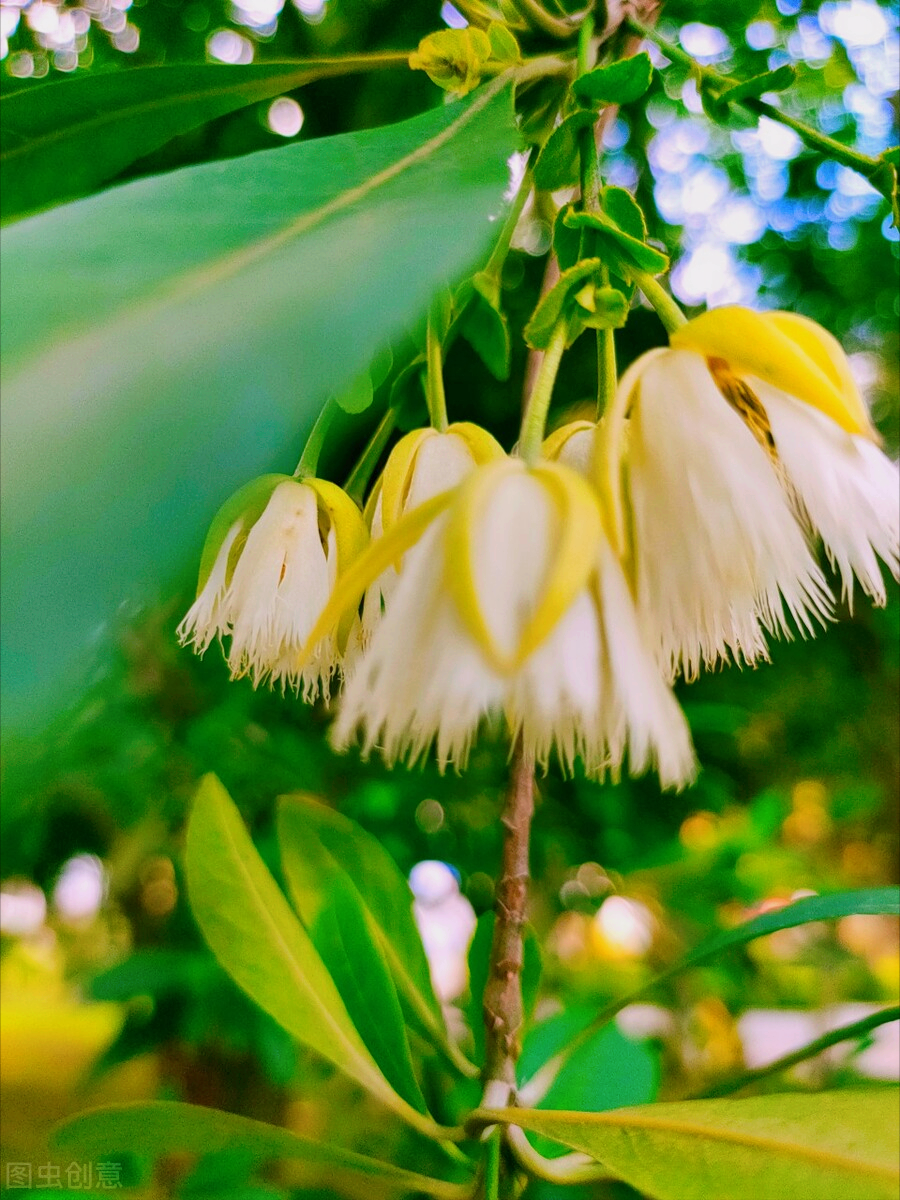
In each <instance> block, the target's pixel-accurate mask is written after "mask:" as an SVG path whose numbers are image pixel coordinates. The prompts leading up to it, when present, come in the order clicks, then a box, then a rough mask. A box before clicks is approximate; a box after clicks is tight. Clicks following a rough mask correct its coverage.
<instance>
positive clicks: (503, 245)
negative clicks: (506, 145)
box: [484, 150, 534, 276]
mask: <svg viewBox="0 0 900 1200" xmlns="http://www.w3.org/2000/svg"><path fill="white" fill-rule="evenodd" d="M533 159H534V151H533V150H532V152H531V154H530V156H529V160H528V166H527V167H526V168H525V174H524V175H523V176H522V182H521V184H520V185H519V190H518V191H517V192H516V197H515V199H514V200H513V202H512V204H511V205H510V209H509V212H508V213H507V214H506V219H505V221H504V222H503V228H502V229H501V230H500V236H499V237H498V238H497V242H496V244H495V246H494V249H493V250H492V251H491V257H490V258H489V259H488V261H487V263H486V265H485V268H484V271H485V274H487V275H497V276H499V274H500V272H501V271H502V269H503V264H504V263H505V262H506V256H507V255H508V254H509V247H510V243H511V242H512V238H513V234H514V233H515V232H516V226H517V225H518V223H519V217H521V215H522V209H523V208H524V207H525V201H526V200H527V199H528V197H529V195H530V194H531V187H532V177H533V170H532V164H533Z"/></svg>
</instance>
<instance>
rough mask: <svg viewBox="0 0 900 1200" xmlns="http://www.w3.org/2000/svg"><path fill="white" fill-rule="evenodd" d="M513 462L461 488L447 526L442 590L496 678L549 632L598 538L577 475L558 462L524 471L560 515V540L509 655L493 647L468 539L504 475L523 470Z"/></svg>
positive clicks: (594, 509)
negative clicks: (445, 588)
mask: <svg viewBox="0 0 900 1200" xmlns="http://www.w3.org/2000/svg"><path fill="white" fill-rule="evenodd" d="M525 469H526V468H525V467H524V464H521V463H519V462H517V461H516V460H515V459H506V460H505V461H503V462H497V463H492V464H489V465H488V466H486V467H483V468H482V469H481V470H480V471H477V472H476V473H475V474H474V475H472V476H470V478H469V479H467V480H466V482H465V483H464V484H463V485H462V487H461V489H460V492H459V496H458V497H457V501H456V503H455V504H454V506H453V511H452V512H451V514H450V519H449V521H448V524H447V540H446V555H447V558H446V563H447V568H448V570H447V586H448V588H449V590H450V593H451V595H452V597H453V600H454V603H455V604H456V608H457V611H458V613H459V616H460V618H461V620H462V621H463V624H464V625H465V626H466V628H467V629H468V631H469V633H470V634H471V636H472V637H473V639H474V640H475V641H476V642H477V643H478V645H479V647H480V649H481V651H482V653H483V654H484V656H485V658H486V659H487V661H488V663H489V664H490V665H491V666H492V667H493V668H494V670H496V671H499V672H500V673H501V674H510V673H512V672H513V671H516V670H518V669H519V667H521V665H522V664H523V663H524V662H525V660H526V659H527V658H528V657H529V655H531V654H533V653H534V651H535V650H536V649H537V648H538V647H539V646H540V645H541V643H542V642H543V641H545V640H546V638H547V637H548V636H549V635H550V634H551V633H552V631H553V629H554V628H555V626H556V624H557V622H558V621H559V620H560V618H561V617H562V616H563V615H564V613H565V612H566V610H567V609H568V608H569V606H570V604H571V603H572V601H573V600H574V599H575V597H576V595H577V594H578V592H579V591H580V590H581V589H582V588H583V587H584V586H585V584H586V583H587V581H588V579H589V577H590V574H591V571H592V570H593V569H594V566H595V564H596V557H597V545H598V541H599V539H600V536H601V529H602V526H601V520H600V510H599V507H598V504H597V500H596V498H595V496H594V494H593V492H592V491H591V488H590V486H589V484H587V483H586V482H585V481H584V480H583V479H582V478H581V476H580V475H577V474H576V473H575V472H574V471H571V470H569V469H568V468H567V467H563V466H560V465H559V464H558V463H542V464H540V465H538V466H536V467H532V468H529V470H530V473H531V474H532V475H533V476H535V477H536V478H537V479H538V480H539V481H540V482H541V483H542V484H543V486H544V487H545V488H546V489H547V491H548V492H549V493H550V497H551V499H552V501H553V503H554V504H555V505H556V508H557V510H558V512H559V516H560V536H559V540H558V542H557V545H556V552H555V555H554V558H553V561H552V563H551V566H550V570H549V572H548V578H547V580H546V582H545V584H544V589H543V594H542V595H541V598H540V601H539V602H538V604H537V607H536V608H535V611H534V612H533V613H532V615H531V617H530V619H529V620H528V622H527V623H526V625H525V628H524V629H523V631H522V635H521V637H520V639H519V644H518V646H517V647H516V649H515V651H514V652H513V653H512V654H511V655H510V654H506V653H504V651H503V650H501V649H500V647H499V646H498V645H497V643H496V642H495V640H494V638H493V636H492V635H491V631H490V629H489V628H488V625H487V621H486V620H485V617H484V613H483V611H482V608H481V604H480V603H479V598H478V589H477V586H476V583H475V573H474V570H473V566H472V558H473V551H472V534H473V532H474V529H475V528H476V524H477V521H478V519H479V515H480V513H481V512H482V511H483V508H484V506H485V504H486V503H487V501H488V497H489V496H490V493H491V492H492V491H493V490H494V488H495V487H496V486H497V485H498V484H499V483H500V481H501V480H502V478H503V476H504V475H508V474H509V473H510V472H511V471H516V470H525Z"/></svg>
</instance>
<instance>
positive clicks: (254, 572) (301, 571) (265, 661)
mask: <svg viewBox="0 0 900 1200" xmlns="http://www.w3.org/2000/svg"><path fill="white" fill-rule="evenodd" d="M367 542H368V532H367V530H366V527H365V523H364V521H363V519H362V514H361V513H360V511H359V509H358V508H357V507H356V505H355V504H354V503H353V501H352V500H351V499H350V498H349V497H348V496H347V495H346V494H345V493H344V492H343V491H341V489H340V488H339V487H336V486H335V485H334V484H333V483H328V482H327V481H325V480H322V479H305V480H303V481H299V480H297V479H294V478H292V477H291V476H288V475H265V476H263V477H262V478H260V479H256V480H253V481H252V482H251V483H249V484H247V485H246V486H245V487H243V488H241V490H240V491H238V492H237V493H236V494H235V495H234V496H232V497H231V498H230V499H229V500H227V501H226V503H225V504H224V505H223V506H222V508H221V509H220V510H219V512H218V513H217V515H216V517H215V519H214V520H213V523H212V525H211V527H210V530H209V534H208V535H207V539H206V544H205V546H204V548H203V554H202V557H201V562H200V577H199V581H198V586H197V598H196V600H195V601H194V603H193V605H192V606H191V608H190V609H189V610H188V612H187V614H186V615H185V617H184V619H183V620H182V622H181V624H180V625H179V626H178V636H179V639H180V640H181V642H182V645H192V646H193V647H194V648H195V649H196V650H197V652H198V653H199V654H203V653H204V652H205V651H206V649H207V648H208V647H209V645H210V643H211V642H212V641H213V639H214V638H218V639H219V640H220V641H221V640H222V639H223V638H225V637H230V639H231V642H230V646H229V648H228V650H227V651H226V654H225V657H226V659H227V662H228V666H229V667H230V669H231V675H232V678H240V677H242V676H245V675H249V676H250V677H251V679H252V680H253V685H254V687H256V686H258V685H259V684H260V683H263V682H269V683H270V684H272V685H274V684H276V683H280V684H281V687H282V690H284V689H286V688H291V689H293V690H294V691H296V692H302V695H303V697H304V699H306V700H313V699H315V697H316V696H317V695H318V694H319V693H320V692H321V693H322V694H323V695H324V696H325V697H326V698H327V696H328V694H329V691H330V686H331V680H332V677H333V675H334V673H335V671H336V670H337V669H338V668H339V666H340V664H341V654H342V649H343V646H344V644H345V643H346V638H347V634H348V632H349V623H348V622H344V623H343V624H342V625H341V626H339V627H338V628H337V629H336V630H335V631H334V632H333V633H332V634H330V635H329V637H328V638H325V639H322V640H321V641H320V642H319V643H318V644H317V645H316V646H315V647H314V650H313V653H312V654H311V655H308V656H307V658H306V660H305V661H304V663H303V664H302V665H301V664H300V659H299V651H300V648H301V647H302V646H303V645H304V644H305V642H306V640H307V638H308V636H309V633H310V630H311V629H312V627H313V625H314V624H315V622H316V620H317V618H318V617H319V615H320V613H321V612H322V610H323V608H324V607H325V605H326V604H327V602H328V600H329V597H330V596H331V593H332V591H333V589H334V584H335V579H336V577H337V574H338V571H339V570H344V569H346V567H347V566H348V565H349V564H350V563H351V562H352V560H353V559H354V558H355V557H356V556H357V555H358V554H359V553H360V552H361V550H362V549H363V548H364V547H365V545H366V544H367Z"/></svg>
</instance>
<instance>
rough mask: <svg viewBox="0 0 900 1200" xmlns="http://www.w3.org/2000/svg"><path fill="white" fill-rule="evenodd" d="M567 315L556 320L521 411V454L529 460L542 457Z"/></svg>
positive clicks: (561, 353)
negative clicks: (529, 392)
mask: <svg viewBox="0 0 900 1200" xmlns="http://www.w3.org/2000/svg"><path fill="white" fill-rule="evenodd" d="M566 325H567V322H566V319H565V317H562V318H560V320H559V321H557V323H556V326H555V328H554V330H553V333H552V334H551V336H550V344H549V345H548V346H547V349H546V350H545V351H544V356H543V358H542V359H541V364H540V366H539V368H538V373H537V376H536V378H535V381H534V387H533V388H532V389H531V394H530V395H529V397H528V400H527V401H526V404H525V410H524V412H523V413H522V427H521V430H520V432H519V455H520V457H522V458H524V459H525V461H526V462H527V463H534V462H537V460H538V459H539V458H540V454H541V444H542V442H543V440H544V429H545V427H546V425H547V413H548V412H549V411H550V398H551V396H552V395H553V385H554V383H555V382H556V374H557V372H558V371H559V364H560V362H561V361H562V356H563V351H564V350H565V348H566V334H567V329H566Z"/></svg>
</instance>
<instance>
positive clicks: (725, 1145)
mask: <svg viewBox="0 0 900 1200" xmlns="http://www.w3.org/2000/svg"><path fill="white" fill-rule="evenodd" d="M897 1103H898V1094H897V1089H896V1088H878V1089H871V1090H859V1091H855V1090H847V1091H839V1092H823V1093H820V1094H818V1095H770V1096H754V1097H753V1098H752V1099H749V1100H687V1101H684V1102H682V1103H676V1104H652V1105H646V1106H640V1107H637V1108H620V1109H616V1110H614V1111H613V1112H605V1113H580V1112H540V1111H535V1110H532V1111H529V1110H519V1111H517V1112H515V1113H511V1112H510V1111H509V1110H508V1109H507V1110H504V1111H503V1112H500V1113H486V1114H484V1116H485V1118H486V1119H487V1118H488V1117H490V1119H492V1120H497V1121H500V1122H505V1123H511V1122H514V1123H515V1124H517V1125H519V1126H521V1128H523V1129H526V1130H529V1131H531V1132H533V1133H541V1134H543V1135H544V1136H546V1137H549V1138H552V1139H553V1140H554V1141H556V1142H559V1143H561V1144H562V1145H564V1146H569V1147H571V1148H572V1149H573V1150H580V1151H582V1152H583V1153H585V1154H589V1155H590V1156H591V1157H592V1158H594V1159H595V1160H596V1161H597V1162H599V1163H602V1164H603V1166H604V1167H605V1168H606V1169H607V1170H609V1171H611V1172H612V1173H613V1174H614V1175H616V1176H617V1177H618V1178H620V1179H623V1180H624V1181H625V1182H626V1183H628V1184H630V1185H631V1186H632V1187H633V1188H636V1189H637V1190H638V1191H639V1192H641V1193H642V1194H645V1195H647V1196H649V1197H652V1198H653V1200H711V1198H712V1197H715V1200H783V1198H785V1197H791V1196H793V1197H797V1198H798V1200H799V1198H801V1197H802V1198H803V1200H806V1198H807V1197H809V1198H810V1200H811V1198H812V1197H815V1200H896V1197H897V1194H898V1193H897V1189H898V1187H900V1167H898V1161H897Z"/></svg>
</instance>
